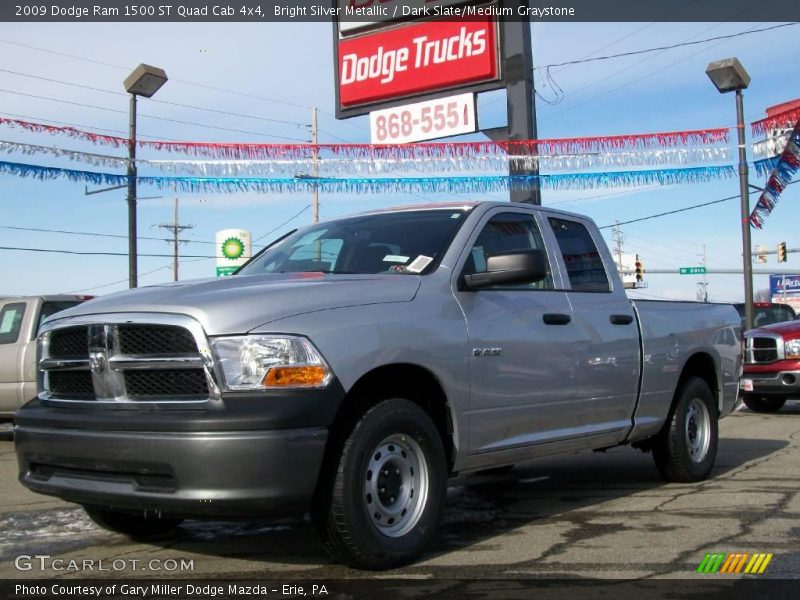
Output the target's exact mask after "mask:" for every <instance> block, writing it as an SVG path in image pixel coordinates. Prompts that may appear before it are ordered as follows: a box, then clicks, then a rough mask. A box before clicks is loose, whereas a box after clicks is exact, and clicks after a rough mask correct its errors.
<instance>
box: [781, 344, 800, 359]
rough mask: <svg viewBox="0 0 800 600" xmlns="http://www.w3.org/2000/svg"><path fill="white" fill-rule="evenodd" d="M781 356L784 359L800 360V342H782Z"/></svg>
mask: <svg viewBox="0 0 800 600" xmlns="http://www.w3.org/2000/svg"><path fill="white" fill-rule="evenodd" d="M783 355H784V356H785V357H786V358H800V340H789V341H788V342H783Z"/></svg>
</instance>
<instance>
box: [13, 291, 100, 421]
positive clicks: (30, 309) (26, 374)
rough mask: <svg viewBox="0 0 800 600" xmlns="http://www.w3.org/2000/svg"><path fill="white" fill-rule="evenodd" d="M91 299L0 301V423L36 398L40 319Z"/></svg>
mask: <svg viewBox="0 0 800 600" xmlns="http://www.w3.org/2000/svg"><path fill="white" fill-rule="evenodd" d="M90 298H93V296H71V295H57V296H27V297H11V298H0V421H7V420H10V419H12V418H13V417H14V413H15V412H16V410H17V408H19V407H20V406H22V405H23V404H25V403H26V402H27V401H28V400H30V399H31V398H35V397H36V375H37V373H38V371H39V370H38V368H37V366H36V336H37V335H39V327H41V325H42V323H43V322H44V320H45V319H46V318H47V317H49V316H50V315H53V314H55V313H57V312H58V311H61V310H65V309H67V308H72V307H73V306H76V305H77V304H80V303H81V302H84V301H85V300H89V299H90Z"/></svg>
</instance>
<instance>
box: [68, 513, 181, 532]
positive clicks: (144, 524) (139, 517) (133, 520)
mask: <svg viewBox="0 0 800 600" xmlns="http://www.w3.org/2000/svg"><path fill="white" fill-rule="evenodd" d="M83 509H84V510H85V511H86V514H87V515H89V518H90V519H91V520H92V521H94V522H95V523H96V524H97V525H99V526H100V527H102V528H103V529H108V530H109V531H114V532H116V533H124V534H125V535H127V536H130V537H132V538H134V539H137V538H138V539H147V538H154V537H160V536H163V535H167V534H169V533H172V532H173V531H174V530H175V529H176V528H177V527H178V525H180V524H181V523H182V522H183V519H166V518H162V517H156V516H150V515H145V514H131V513H124V512H119V511H116V510H110V509H105V508H98V507H96V506H84V507H83Z"/></svg>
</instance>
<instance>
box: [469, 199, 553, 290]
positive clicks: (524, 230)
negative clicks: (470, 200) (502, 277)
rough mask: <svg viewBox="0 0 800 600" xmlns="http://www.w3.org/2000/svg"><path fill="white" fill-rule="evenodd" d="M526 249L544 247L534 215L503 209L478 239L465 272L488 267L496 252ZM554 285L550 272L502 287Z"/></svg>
mask: <svg viewBox="0 0 800 600" xmlns="http://www.w3.org/2000/svg"><path fill="white" fill-rule="evenodd" d="M524 250H542V251H545V246H544V242H543V241H542V236H541V235H540V233H539V228H538V227H537V226H536V221H534V218H533V216H532V215H525V214H521V213H501V214H499V215H495V216H494V217H492V218H491V219H490V220H489V221H488V222H487V223H486V225H484V227H483V230H482V231H481V233H480V234H479V235H478V238H477V239H476V240H475V244H473V246H472V250H471V251H470V256H469V257H468V258H467V261H466V263H465V264H464V270H463V274H464V275H472V274H473V273H480V272H482V271H485V270H486V259H487V258H489V257H490V256H493V255H495V254H503V253H506V252H519V251H524ZM507 288H513V289H532V290H551V289H553V277H552V275H551V273H550V272H549V269H548V273H547V277H545V278H544V279H543V280H542V281H537V282H536V283H521V284H517V285H504V286H503V289H507Z"/></svg>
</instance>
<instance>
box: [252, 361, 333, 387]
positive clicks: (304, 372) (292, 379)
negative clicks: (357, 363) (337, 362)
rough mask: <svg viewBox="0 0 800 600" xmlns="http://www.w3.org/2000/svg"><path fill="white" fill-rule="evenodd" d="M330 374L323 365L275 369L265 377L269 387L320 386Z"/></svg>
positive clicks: (265, 383) (264, 380)
mask: <svg viewBox="0 0 800 600" xmlns="http://www.w3.org/2000/svg"><path fill="white" fill-rule="evenodd" d="M327 375H328V372H327V371H326V370H325V367H323V366H321V365H305V366H296V367H295V366H286V367H273V368H271V369H270V370H269V371H268V372H267V374H266V375H265V376H264V379H263V381H262V383H263V385H266V386H269V387H281V386H283V387H287V386H318V385H323V384H324V383H325V378H326V377H327Z"/></svg>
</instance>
